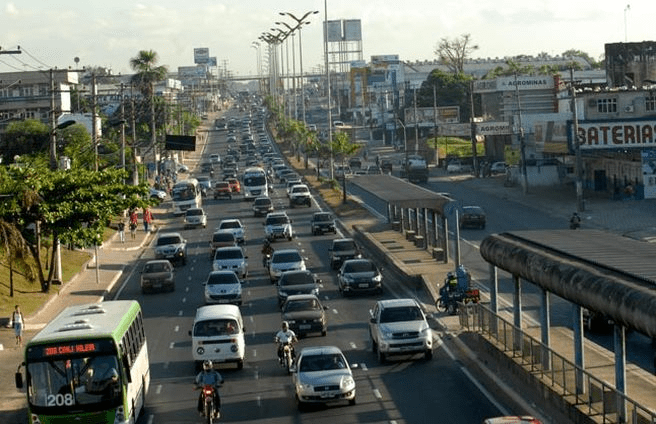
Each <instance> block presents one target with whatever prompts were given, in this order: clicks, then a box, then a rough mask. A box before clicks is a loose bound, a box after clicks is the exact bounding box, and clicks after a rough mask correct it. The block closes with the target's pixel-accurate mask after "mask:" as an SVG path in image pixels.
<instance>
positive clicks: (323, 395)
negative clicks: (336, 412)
mask: <svg viewBox="0 0 656 424" xmlns="http://www.w3.org/2000/svg"><path fill="white" fill-rule="evenodd" d="M334 397H335V395H334V394H332V393H330V392H328V393H321V398H322V399H330V398H334Z"/></svg>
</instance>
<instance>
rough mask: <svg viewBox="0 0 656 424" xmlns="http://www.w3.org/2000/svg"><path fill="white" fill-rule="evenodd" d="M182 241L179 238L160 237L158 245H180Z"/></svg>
mask: <svg viewBox="0 0 656 424" xmlns="http://www.w3.org/2000/svg"><path fill="white" fill-rule="evenodd" d="M181 242H182V240H181V239H180V237H178V236H167V237H160V238H158V239H157V245H158V246H166V245H169V244H180V243H181Z"/></svg>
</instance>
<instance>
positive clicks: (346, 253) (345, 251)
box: [328, 238, 361, 269]
mask: <svg viewBox="0 0 656 424" xmlns="http://www.w3.org/2000/svg"><path fill="white" fill-rule="evenodd" d="M328 256H329V259H330V267H331V268H332V269H338V268H339V267H340V266H341V265H342V263H343V262H344V261H345V260H348V259H354V258H359V257H360V256H361V255H360V249H359V248H358V246H357V245H356V244H355V241H354V240H353V239H352V238H344V239H336V240H333V244H332V246H331V247H330V249H329V250H328Z"/></svg>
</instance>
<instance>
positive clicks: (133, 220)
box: [130, 209, 139, 240]
mask: <svg viewBox="0 0 656 424" xmlns="http://www.w3.org/2000/svg"><path fill="white" fill-rule="evenodd" d="M138 219H139V218H138V217H137V211H136V210H134V209H132V210H131V211H130V236H131V238H132V239H133V240H134V239H135V238H136V237H137V222H138Z"/></svg>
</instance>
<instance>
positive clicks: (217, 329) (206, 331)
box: [194, 319, 239, 337]
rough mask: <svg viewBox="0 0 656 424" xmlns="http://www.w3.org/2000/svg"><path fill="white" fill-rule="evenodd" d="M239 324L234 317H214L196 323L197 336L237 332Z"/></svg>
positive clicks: (223, 334)
mask: <svg viewBox="0 0 656 424" xmlns="http://www.w3.org/2000/svg"><path fill="white" fill-rule="evenodd" d="M238 330H239V325H238V324H237V321H236V320H234V319H213V320H207V321H199V322H197V323H196V324H194V336H195V337H216V336H229V335H231V334H236V333H237V332H238Z"/></svg>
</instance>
